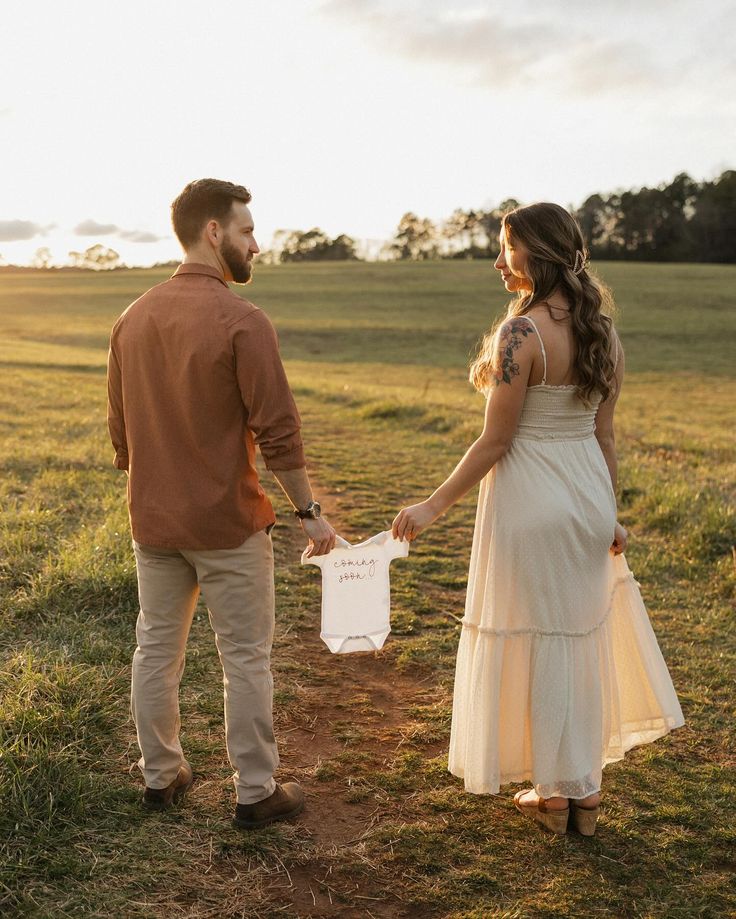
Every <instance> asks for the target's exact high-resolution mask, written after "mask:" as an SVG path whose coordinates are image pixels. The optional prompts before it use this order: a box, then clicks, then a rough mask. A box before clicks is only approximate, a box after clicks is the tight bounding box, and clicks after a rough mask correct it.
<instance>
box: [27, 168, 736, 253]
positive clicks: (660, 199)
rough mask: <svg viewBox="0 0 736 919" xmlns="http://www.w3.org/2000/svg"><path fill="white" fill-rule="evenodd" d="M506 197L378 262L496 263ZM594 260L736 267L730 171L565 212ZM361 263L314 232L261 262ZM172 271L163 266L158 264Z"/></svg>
mask: <svg viewBox="0 0 736 919" xmlns="http://www.w3.org/2000/svg"><path fill="white" fill-rule="evenodd" d="M518 205H519V202H518V201H517V200H516V199H515V198H507V199H506V200H505V201H502V202H501V203H500V204H499V205H498V206H497V207H494V208H490V209H487V210H483V209H478V210H472V209H471V210H463V209H462V208H457V209H456V210H454V211H453V212H452V214H450V215H449V217H447V218H445V219H444V220H441V221H437V222H435V221H432V220H430V219H429V218H427V217H420V216H418V215H417V214H415V213H413V212H411V211H408V212H407V213H405V214H404V215H403V217H402V218H401V220H400V221H399V225H398V226H397V228H396V231H395V233H394V235H393V238H392V239H391V240H389V241H388V242H387V243H385V244H384V245H383V246H382V247H381V249H380V251H379V252H377V253H375V254H374V255H377V257H378V258H382V259H397V260H413V261H421V260H424V259H436V258H457V259H468V258H495V256H496V253H497V252H498V234H499V231H500V229H501V218H502V217H503V215H504V213H506V211H508V210H511V209H512V208H515V207H518ZM571 210H572V211H573V213H574V214H575V216H576V217H577V219H578V221H579V223H580V226H581V227H582V230H583V235H584V237H585V239H586V240H587V243H588V247H589V249H590V254H591V256H592V257H593V258H598V259H627V260H630V261H631V260H634V261H636V260H639V261H653V262H722V263H733V262H736V171H734V170H732V169H731V170H727V171H726V172H724V173H722V174H721V175H720V176H719V177H718V178H717V179H714V180H713V181H703V182H698V181H696V180H695V179H692V178H691V177H690V176H689V175H688V174H687V173H684V172H683V173H680V174H679V175H677V176H675V178H674V179H673V180H672V181H671V182H670V183H669V184H664V183H663V184H661V185H658V186H657V187H656V188H646V187H644V188H640V189H638V190H628V191H615V192H611V193H610V194H594V195H590V196H589V197H588V198H586V200H585V201H584V202H583V203H582V204H581V205H580V207H578V208H571ZM362 257H364V254H361V253H360V247H359V244H358V242H356V240H355V239H354V238H353V237H351V236H348V235H347V234H345V233H341V234H340V235H338V236H336V237H335V238H334V239H333V238H331V237H330V236H328V234H327V233H325V232H324V231H323V230H321V229H320V228H319V227H313V228H312V229H311V230H306V231H304V230H278V231H277V232H276V233H275V235H274V240H273V244H272V246H271V248H270V249H268V250H266V251H264V252H263V253H262V254H261V257H260V259H259V260H260V261H262V262H265V263H271V264H275V263H281V262H308V261H353V260H357V259H360V258H362ZM31 264H32V267H35V268H49V267H50V266H51V253H50V252H49V250H48V249H47V248H45V247H44V248H42V249H39V250H38V251H37V252H36V255H35V256H34V258H33V260H32V263H31ZM164 264H165V265H169V264H177V263H176V262H172V263H168V262H167V263H161V265H164ZM67 267H72V268H86V269H94V270H100V269H111V268H123V267H125V266H124V264H123V263H122V261H121V259H120V256H119V255H118V253H117V252H115V250H114V249H109V248H107V247H106V246H103V245H102V244H100V243H97V244H96V245H94V246H90V247H89V248H88V249H86V250H85V251H84V252H70V253H69V263H68V266H67Z"/></svg>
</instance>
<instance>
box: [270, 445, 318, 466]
mask: <svg viewBox="0 0 736 919" xmlns="http://www.w3.org/2000/svg"><path fill="white" fill-rule="evenodd" d="M261 455H262V456H263V462H264V463H265V464H266V469H271V470H274V469H276V470H279V469H301V468H302V467H303V466H306V465H307V460H306V457H305V456H304V446H303V444H301V443H299V444H296V446H294V447H291V449H289V450H279V451H278V452H276V453H273V452H271V451H270V450H268V451H267V452H266V451H264V449H263V447H261Z"/></svg>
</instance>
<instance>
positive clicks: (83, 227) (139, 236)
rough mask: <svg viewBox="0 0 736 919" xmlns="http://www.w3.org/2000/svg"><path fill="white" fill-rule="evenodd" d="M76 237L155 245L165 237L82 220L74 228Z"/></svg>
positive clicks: (111, 224) (145, 231)
mask: <svg viewBox="0 0 736 919" xmlns="http://www.w3.org/2000/svg"><path fill="white" fill-rule="evenodd" d="M74 232H75V233H76V235H77V236H113V235H114V236H118V237H119V238H120V239H125V240H127V241H128V242H132V243H157V242H159V241H160V240H162V239H166V237H165V236H156V234H155V233H149V232H148V231H147V230H124V229H123V228H122V227H119V226H118V225H117V224H115V223H98V222H97V221H96V220H91V219H87V220H83V221H82V222H81V223H78V224H77V225H76V227H74Z"/></svg>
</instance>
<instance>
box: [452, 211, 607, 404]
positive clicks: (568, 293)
mask: <svg viewBox="0 0 736 919" xmlns="http://www.w3.org/2000/svg"><path fill="white" fill-rule="evenodd" d="M501 230H502V232H503V233H504V234H505V235H506V237H507V238H508V239H510V240H517V241H518V242H520V243H521V244H522V245H524V246H525V247H526V248H527V250H528V252H529V255H528V258H527V263H526V268H525V273H526V276H527V277H528V279H529V280H530V281H531V285H532V289H531V290H520V291H519V292H518V295H517V297H516V299H515V300H512V301H511V302H510V303H509V305H508V307H507V309H506V314H505V315H504V316H502V317H501V318H500V319H499V320H498V321H497V322H496V323H495V324H494V326H493V328H492V329H491V331H490V332H489V333H488V334H487V335H486V336H485V338H484V339H483V342H482V344H481V346H480V350H479V352H478V356H477V357H476V359H475V360H474V362H473V364H472V366H471V368H470V382H471V383H472V384H473V385H474V386H475V387H476V389H479V390H481V391H485V390H487V389H488V387H489V385H490V381H491V377H492V376H493V375H494V374H495V372H496V371H497V370H498V360H499V357H500V353H499V350H498V348H497V346H496V342H495V338H496V333H497V331H498V328H499V326H500V325H502V323H504V322H505V321H506V320H507V319H510V318H512V317H513V316H523V315H524V314H525V313H528V312H529V310H530V309H531V308H532V307H533V306H535V305H536V304H538V303H545V301H546V300H547V298H548V297H551V296H552V294H553V293H554V292H555V291H559V292H560V293H562V294H563V295H564V296H565V298H566V299H567V301H568V303H569V304H570V318H571V320H572V331H573V338H574V341H575V358H574V366H575V376H576V378H577V394H578V396H579V397H580V398H581V399H582V401H583V402H584V403H585V405H587V406H588V407H590V405H591V396H592V395H593V393H594V392H599V393H600V394H601V398H602V399H603V400H605V399H607V398H608V397H609V395H610V394H611V393H612V391H613V389H614V387H615V376H614V370H615V358H616V347H617V346H616V345H614V331H613V319H612V315H613V312H614V309H615V307H614V302H613V295H612V294H611V291H610V290H609V288H608V287H607V286H606V285H605V284H603V282H602V281H600V280H598V278H596V277H594V276H593V275H592V274H591V273H590V272H589V271H588V253H587V249H586V248H585V242H584V240H583V234H582V232H581V230H580V227H579V226H578V223H577V221H576V220H575V218H574V217H573V216H572V215H571V214H569V213H568V212H567V211H566V210H565V209H564V208H563V207H560V206H559V205H558V204H547V203H540V204H530V205H528V206H527V207H517V208H515V209H514V210H513V211H509V212H508V213H507V214H504V216H503V219H502V222H501ZM581 267H582V270H580V269H581ZM576 270H577V271H578V273H577V274H576V273H575V272H576ZM551 315H552V312H551V310H550V316H551ZM552 318H554V317H552ZM555 321H562V322H564V321H565V320H564V319H561V320H555Z"/></svg>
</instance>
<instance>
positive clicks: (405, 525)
mask: <svg viewBox="0 0 736 919" xmlns="http://www.w3.org/2000/svg"><path fill="white" fill-rule="evenodd" d="M439 516H440V515H439V513H437V511H436V510H435V509H434V508H433V507H432V505H431V504H430V503H429V501H428V500H427V501H421V502H420V503H419V504H412V505H411V506H410V507H402V508H401V510H400V511H399V513H398V514H397V515H396V516H395V517H394V522H393V523H392V524H391V533H392V534H393V537H394V539H401V540H403V539H407V540H408V541H409V542H411V541H412V540H413V539H416V538H417V536H419V534H420V533H421V532H422V530H426V529H427V527H428V526H429V525H430V524H431V523H434V521H435V520H436V519H437V518H438V517H439Z"/></svg>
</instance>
